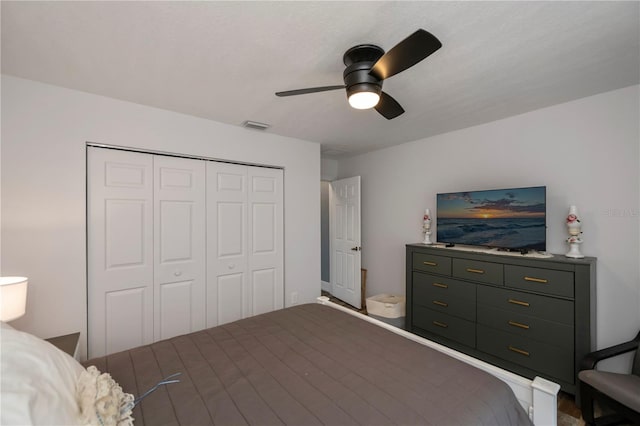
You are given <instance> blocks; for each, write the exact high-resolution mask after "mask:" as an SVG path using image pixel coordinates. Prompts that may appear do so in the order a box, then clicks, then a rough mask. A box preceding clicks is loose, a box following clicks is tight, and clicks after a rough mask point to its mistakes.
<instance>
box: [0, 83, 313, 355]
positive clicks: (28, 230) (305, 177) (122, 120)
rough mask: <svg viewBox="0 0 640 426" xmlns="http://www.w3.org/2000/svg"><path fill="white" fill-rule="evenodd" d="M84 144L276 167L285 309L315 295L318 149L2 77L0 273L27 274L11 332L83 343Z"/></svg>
mask: <svg viewBox="0 0 640 426" xmlns="http://www.w3.org/2000/svg"><path fill="white" fill-rule="evenodd" d="M211 102H215V98H212V99H211ZM247 119H251V117H247ZM86 142H96V143H104V144H111V145H119V146H127V147H135V148H139V149H146V150H158V151H165V152H175V153H184V154H190V155H195V156H202V157H208V158H215V159H225V160H232V161H234V160H235V161H242V162H248V163H254V164H266V165H273V166H280V167H283V168H284V188H285V193H284V204H285V260H284V262H285V277H284V279H285V305H286V306H288V305H290V303H289V302H290V300H291V293H292V292H298V296H299V303H304V302H311V301H313V299H314V298H315V297H317V296H319V295H320V282H319V281H320V280H319V278H320V185H319V183H320V146H319V145H318V144H315V143H311V142H306V141H302V140H296V139H290V138H285V137H280V136H276V135H273V134H270V133H260V132H257V131H252V130H247V129H243V128H240V127H236V126H230V125H226V124H221V123H217V122H213V121H209V120H204V119H200V118H196V117H191V116H187V115H182V114H177V113H174V112H169V111H164V110H160V109H155V108H150V107H146V106H142V105H137V104H132V103H128V102H122V101H118V100H114V99H109V98H105V97H100V96H95V95H90V94H87V93H82V92H78V91H73V90H68V89H64V88H61V87H55V86H50V85H45V84H41V83H36V82H32V81H28V80H23V79H18V78H14V77H10V76H2V169H1V170H2V227H1V235H2V271H1V272H2V274H3V275H24V276H27V277H29V289H28V292H29V294H28V304H27V314H26V315H25V316H24V317H23V318H21V319H18V320H16V321H15V322H14V323H12V324H13V325H14V326H16V327H17V328H19V329H22V330H25V331H29V332H31V333H33V334H36V335H38V336H41V337H50V336H54V335H59V334H63V333H71V332H74V331H82V332H83V336H86V321H87V312H86V297H87V296H86V285H87V283H86V253H85V244H86V230H85V227H86V218H85V215H86V207H85V202H86V183H85V176H86V160H85V152H86V149H85V144H86ZM82 344H83V347H82V353H83V354H85V353H86V348H85V345H84V344H85V341H84V338H83V340H82Z"/></svg>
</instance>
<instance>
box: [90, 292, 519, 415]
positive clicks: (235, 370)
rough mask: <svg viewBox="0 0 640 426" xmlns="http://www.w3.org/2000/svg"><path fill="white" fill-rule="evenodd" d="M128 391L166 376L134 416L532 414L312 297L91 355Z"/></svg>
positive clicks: (470, 375) (439, 359) (446, 360)
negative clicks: (171, 379)
mask: <svg viewBox="0 0 640 426" xmlns="http://www.w3.org/2000/svg"><path fill="white" fill-rule="evenodd" d="M85 364H86V365H95V366H96V367H98V369H100V370H101V371H104V372H108V373H110V374H111V375H112V376H113V378H114V379H115V380H116V381H117V382H118V383H120V385H121V386H122V387H123V390H124V391H125V392H129V393H132V394H134V395H135V396H138V395H141V394H142V393H143V392H144V391H146V390H147V389H149V388H150V387H151V386H153V385H154V384H156V383H157V382H158V381H159V380H161V379H162V378H163V377H166V376H168V375H170V374H173V373H177V372H181V373H182V375H181V376H180V383H178V384H171V385H167V386H166V387H161V388H160V389H158V390H157V391H155V392H154V393H152V394H151V395H149V396H148V397H147V398H145V399H144V400H143V401H142V403H141V404H140V405H139V406H137V407H136V408H135V409H134V413H133V416H134V418H135V424H136V425H143V424H145V425H148V426H155V425H207V424H213V425H246V424H251V425H281V424H288V425H393V424H397V425H492V426H495V425H529V424H531V422H530V421H529V418H528V417H527V415H526V414H525V412H524V410H523V409H522V407H521V406H520V405H519V404H518V402H517V401H516V398H515V396H514V395H513V392H512V391H511V389H510V388H509V387H508V386H507V385H506V384H504V383H503V382H502V381H500V380H499V379H496V378H494V377H493V376H491V375H489V374H487V373H485V372H483V371H481V370H479V369H476V368H474V367H471V366H469V365H467V364H465V363H462V362H460V361H457V360H455V359H452V358H451V357H448V356H446V355H444V354H441V353H440V352H437V351H435V350H433V349H430V348H427V347H425V346H422V345H420V344H418V343H415V342H412V341H410V340H408V339H405V338H403V337H401V336H398V335H396V334H394V333H391V332H389V331H387V330H385V329H383V328H381V327H377V326H376V325H374V324H370V323H368V322H366V321H362V320H361V319H359V318H356V317H354V316H351V315H349V314H346V313H344V312H340V311H338V310H336V309H333V308H331V307H327V306H322V305H319V304H309V305H300V306H296V307H292V308H287V309H283V310H280V311H276V312H271V313H268V314H264V315H259V316H255V317H252V318H246V319H243V320H240V321H236V322H233V323H230V324H225V325H222V326H219V327H214V328H210V329H207V330H202V331H199V332H195V333H191V334H188V335H184V336H178V337H175V338H172V339H169V340H164V341H160V342H156V343H153V344H151V345H147V346H141V347H139V348H135V349H131V350H128V351H124V352H120V353H116V354H113V355H108V356H106V357H102V358H96V359H93V360H89V361H87V362H86V363H85Z"/></svg>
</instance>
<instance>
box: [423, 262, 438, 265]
mask: <svg viewBox="0 0 640 426" xmlns="http://www.w3.org/2000/svg"><path fill="white" fill-rule="evenodd" d="M422 263H423V264H425V265H427V266H438V264H437V263H436V262H422Z"/></svg>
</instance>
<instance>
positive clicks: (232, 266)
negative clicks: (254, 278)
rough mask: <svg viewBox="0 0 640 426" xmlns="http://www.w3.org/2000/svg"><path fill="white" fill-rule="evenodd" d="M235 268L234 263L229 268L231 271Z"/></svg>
mask: <svg viewBox="0 0 640 426" xmlns="http://www.w3.org/2000/svg"><path fill="white" fill-rule="evenodd" d="M235 267H236V265H234V264H233V263H230V264H229V266H228V268H229V269H233V268H235Z"/></svg>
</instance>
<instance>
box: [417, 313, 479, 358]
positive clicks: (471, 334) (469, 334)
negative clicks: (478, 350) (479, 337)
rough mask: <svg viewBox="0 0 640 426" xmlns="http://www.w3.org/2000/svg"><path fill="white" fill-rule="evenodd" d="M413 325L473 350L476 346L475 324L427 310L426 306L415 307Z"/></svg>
mask: <svg viewBox="0 0 640 426" xmlns="http://www.w3.org/2000/svg"><path fill="white" fill-rule="evenodd" d="M413 324H414V325H415V326H416V327H419V328H421V329H423V330H426V331H430V332H431V333H434V334H437V335H439V336H442V337H446V338H447V339H449V340H454V341H456V342H459V343H462V344H463V345H466V346H469V347H472V348H474V347H475V346H476V327H475V323H473V322H471V321H467V320H464V319H461V318H457V317H454V316H452V315H447V314H444V313H442V312H437V311H434V310H432V309H427V308H425V307H424V306H415V307H414V309H413Z"/></svg>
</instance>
